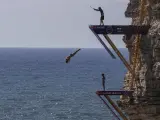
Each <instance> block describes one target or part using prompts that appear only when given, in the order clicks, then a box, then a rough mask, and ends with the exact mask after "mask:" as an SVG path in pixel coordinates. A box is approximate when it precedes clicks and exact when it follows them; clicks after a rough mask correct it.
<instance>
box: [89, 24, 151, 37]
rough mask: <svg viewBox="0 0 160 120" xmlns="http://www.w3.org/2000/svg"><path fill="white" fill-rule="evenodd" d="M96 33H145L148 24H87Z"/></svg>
mask: <svg viewBox="0 0 160 120" xmlns="http://www.w3.org/2000/svg"><path fill="white" fill-rule="evenodd" d="M89 28H90V29H92V30H93V31H94V32H95V33H96V34H125V35H133V34H142V35H146V34H147V33H148V30H149V28H150V26H149V25H141V26H135V25H89Z"/></svg>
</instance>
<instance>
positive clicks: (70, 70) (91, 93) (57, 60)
mask: <svg viewBox="0 0 160 120" xmlns="http://www.w3.org/2000/svg"><path fill="white" fill-rule="evenodd" d="M75 50H76V49H75V48H0V120H116V118H115V117H114V116H113V115H112V114H111V112H110V111H109V110H108V108H107V107H106V106H105V104H104V103H103V101H102V100H101V99H100V98H99V97H98V96H97V95H96V91H99V90H102V77H101V74H102V73H104V74H105V76H106V89H107V90H120V89H121V88H122V86H123V80H124V75H125V73H126V71H127V70H126V68H125V66H124V65H123V63H122V61H120V59H119V58H118V57H117V56H116V57H117V59H112V58H111V56H110V55H109V54H108V53H107V52H106V51H105V49H103V48H102V49H101V48H100V49H98V48H84V49H81V50H80V51H79V52H78V53H77V54H76V55H75V56H74V57H73V58H72V59H71V61H70V62H69V63H68V64H66V63H65V58H66V57H67V56H68V55H69V54H71V53H73V52H74V51H75ZM112 51H113V50H112ZM120 51H121V52H122V54H123V55H124V57H125V58H126V59H128V51H127V49H120ZM112 99H113V100H114V101H116V100H118V99H119V96H113V97H112Z"/></svg>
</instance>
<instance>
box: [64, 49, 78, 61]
mask: <svg viewBox="0 0 160 120" xmlns="http://www.w3.org/2000/svg"><path fill="white" fill-rule="evenodd" d="M80 50H81V49H78V50H76V51H75V52H74V53H71V54H70V55H69V56H67V57H66V63H69V62H70V60H71V58H72V57H73V56H75V55H76V54H77V53H78V52H79V51H80Z"/></svg>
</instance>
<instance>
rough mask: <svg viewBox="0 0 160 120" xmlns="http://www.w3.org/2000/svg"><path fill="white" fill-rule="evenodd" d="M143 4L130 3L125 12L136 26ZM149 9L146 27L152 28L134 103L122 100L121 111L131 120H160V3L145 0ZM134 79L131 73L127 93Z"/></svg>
mask: <svg viewBox="0 0 160 120" xmlns="http://www.w3.org/2000/svg"><path fill="white" fill-rule="evenodd" d="M139 3H140V0H130V2H129V4H128V7H127V9H126V11H125V16H126V17H130V18H132V24H133V25H138V24H139V10H140V8H139ZM145 8H146V13H147V14H145V15H144V16H145V17H144V20H143V24H144V25H151V28H150V29H149V32H148V34H147V35H146V36H142V39H141V41H140V61H141V67H140V68H139V69H137V71H136V76H137V78H138V80H137V86H136V88H135V92H134V94H133V96H134V102H133V104H132V105H131V104H129V103H128V101H129V99H128V97H125V96H121V102H122V104H121V107H122V108H123V109H124V111H125V112H126V113H127V114H128V115H129V117H130V119H131V120H160V0H145ZM134 40H135V36H132V38H131V39H130V40H129V41H131V42H132V44H134ZM130 51H131V50H130ZM130 51H129V52H130ZM130 54H131V56H132V53H131V52H130ZM131 79H132V78H131V75H130V74H129V73H127V74H126V76H125V79H124V89H126V90H129V83H130V81H131Z"/></svg>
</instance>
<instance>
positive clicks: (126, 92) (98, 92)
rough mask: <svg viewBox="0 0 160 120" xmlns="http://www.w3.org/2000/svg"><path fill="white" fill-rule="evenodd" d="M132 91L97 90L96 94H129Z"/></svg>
mask: <svg viewBox="0 0 160 120" xmlns="http://www.w3.org/2000/svg"><path fill="white" fill-rule="evenodd" d="M132 93H133V91H124V90H117V91H111V90H110V91H97V92H96V94H97V95H127V96H131V95H132Z"/></svg>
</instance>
